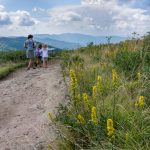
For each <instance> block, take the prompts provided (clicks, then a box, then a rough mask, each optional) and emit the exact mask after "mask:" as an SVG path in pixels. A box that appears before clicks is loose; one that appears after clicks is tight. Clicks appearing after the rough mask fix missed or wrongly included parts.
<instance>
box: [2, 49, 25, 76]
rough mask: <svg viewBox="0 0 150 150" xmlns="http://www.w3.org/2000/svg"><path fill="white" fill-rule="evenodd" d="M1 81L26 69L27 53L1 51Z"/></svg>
mask: <svg viewBox="0 0 150 150" xmlns="http://www.w3.org/2000/svg"><path fill="white" fill-rule="evenodd" d="M0 63H1V64H0V79H2V78H4V77H5V76H7V75H8V74H9V73H11V72H13V71H15V70H16V69H17V68H20V67H24V66H25V64H26V55H25V51H0Z"/></svg>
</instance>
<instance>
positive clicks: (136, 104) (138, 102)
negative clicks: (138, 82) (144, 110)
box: [134, 96, 145, 108]
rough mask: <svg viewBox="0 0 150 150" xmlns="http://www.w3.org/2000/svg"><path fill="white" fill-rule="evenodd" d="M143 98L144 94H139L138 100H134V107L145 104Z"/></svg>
mask: <svg viewBox="0 0 150 150" xmlns="http://www.w3.org/2000/svg"><path fill="white" fill-rule="evenodd" d="M144 101H145V100H144V96H140V97H139V100H138V101H136V102H135V104H134V105H135V107H136V108H137V107H143V106H144V104H145V102H144Z"/></svg>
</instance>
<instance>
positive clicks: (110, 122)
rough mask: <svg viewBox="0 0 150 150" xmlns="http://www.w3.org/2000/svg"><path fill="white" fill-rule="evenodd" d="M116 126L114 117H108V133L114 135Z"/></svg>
mask: <svg viewBox="0 0 150 150" xmlns="http://www.w3.org/2000/svg"><path fill="white" fill-rule="evenodd" d="M114 130H115V129H114V127H113V120H112V119H108V120H107V132H108V133H107V135H108V136H112V135H113V134H114Z"/></svg>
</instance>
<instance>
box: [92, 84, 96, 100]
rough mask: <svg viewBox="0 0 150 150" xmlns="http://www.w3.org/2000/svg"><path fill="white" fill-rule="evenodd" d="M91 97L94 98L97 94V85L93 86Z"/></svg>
mask: <svg viewBox="0 0 150 150" xmlns="http://www.w3.org/2000/svg"><path fill="white" fill-rule="evenodd" d="M92 94H93V98H95V97H96V96H97V87H96V86H93V93H92Z"/></svg>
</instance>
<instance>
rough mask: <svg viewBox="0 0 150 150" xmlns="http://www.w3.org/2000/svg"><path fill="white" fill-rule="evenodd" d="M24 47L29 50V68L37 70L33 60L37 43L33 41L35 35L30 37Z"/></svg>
mask: <svg viewBox="0 0 150 150" xmlns="http://www.w3.org/2000/svg"><path fill="white" fill-rule="evenodd" d="M24 47H25V48H26V49H27V50H26V56H27V58H28V59H29V63H28V68H27V70H29V69H30V68H31V67H32V68H33V69H35V67H34V64H33V59H34V48H35V43H34V41H33V35H31V34H30V35H28V38H27V40H26V41H25V43H24Z"/></svg>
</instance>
